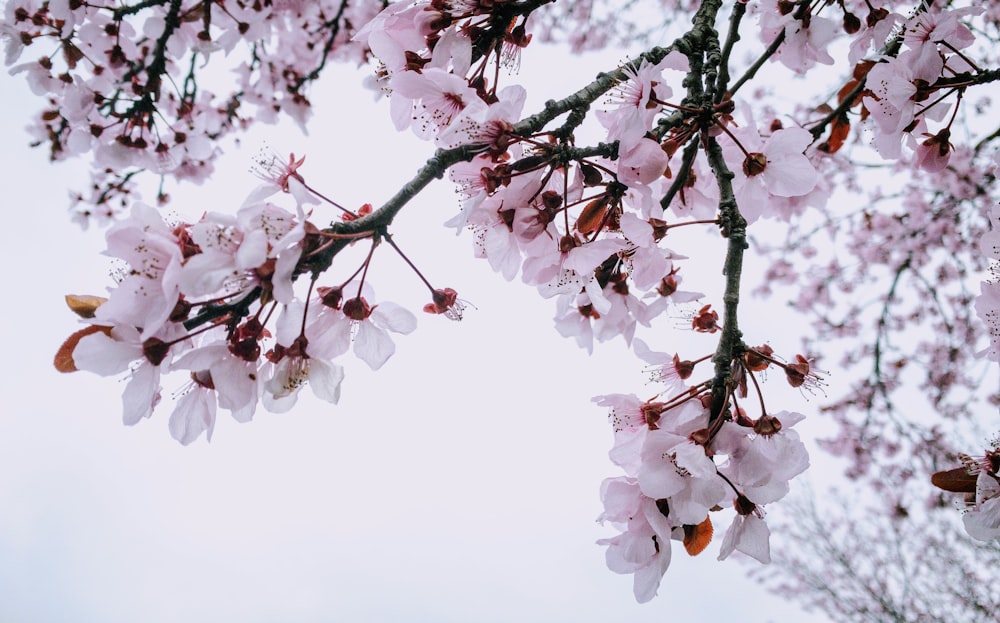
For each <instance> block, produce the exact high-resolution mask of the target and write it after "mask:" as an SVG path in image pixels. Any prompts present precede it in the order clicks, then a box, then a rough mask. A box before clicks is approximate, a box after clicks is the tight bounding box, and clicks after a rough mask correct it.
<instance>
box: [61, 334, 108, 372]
mask: <svg viewBox="0 0 1000 623" xmlns="http://www.w3.org/2000/svg"><path fill="white" fill-rule="evenodd" d="M94 333H104V334H105V335H111V327H102V326H100V325H96V324H92V325H90V326H88V327H84V328H82V329H80V330H79V331H77V332H75V333H73V335H71V336H69V337H68V338H66V341H65V342H63V343H62V346H60V347H59V350H58V351H56V356H55V359H54V360H53V361H52V365H54V366H55V367H56V370H59V371H60V372H76V371H77V367H76V362H75V361H73V351H74V350H75V349H76V345H77V344H79V343H80V340H81V339H83V338H84V337H86V336H88V335H93V334H94Z"/></svg>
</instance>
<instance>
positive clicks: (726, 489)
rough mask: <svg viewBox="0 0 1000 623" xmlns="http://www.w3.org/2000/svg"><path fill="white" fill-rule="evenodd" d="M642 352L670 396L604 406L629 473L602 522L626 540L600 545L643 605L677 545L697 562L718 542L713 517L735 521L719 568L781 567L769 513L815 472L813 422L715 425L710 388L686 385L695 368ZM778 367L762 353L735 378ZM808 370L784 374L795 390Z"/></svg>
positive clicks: (788, 419)
mask: <svg viewBox="0 0 1000 623" xmlns="http://www.w3.org/2000/svg"><path fill="white" fill-rule="evenodd" d="M637 342H638V341H637ZM638 346H639V347H640V348H639V349H637V350H639V351H640V352H641V353H642V357H643V358H644V359H645V360H646V361H648V362H650V363H651V364H653V368H654V370H655V372H656V374H655V375H654V376H655V377H656V378H658V379H659V380H660V381H661V382H662V383H663V384H664V388H663V390H662V391H661V392H660V394H658V396H657V397H656V398H653V399H649V400H645V401H643V400H641V399H639V398H638V397H636V396H634V395H627V394H612V395H606V396H599V397H597V398H595V399H594V401H595V402H596V403H598V404H599V405H602V406H605V407H608V408H609V409H610V415H609V420H610V422H611V424H612V428H613V429H614V434H615V441H614V446H613V448H612V449H611V452H610V457H611V460H612V461H613V462H614V463H615V464H616V465H618V466H619V467H621V468H622V469H623V470H624V472H625V475H624V476H618V477H614V478H609V479H607V480H605V481H604V483H603V485H602V487H601V497H602V500H603V502H604V507H605V510H604V513H603V514H602V515H601V516H600V517H599V520H600V521H602V522H610V523H611V524H612V525H613V526H614V527H615V528H617V529H618V530H619V531H620V534H618V535H617V536H614V537H612V538H609V539H603V540H602V541H600V543H601V544H604V545H607V546H608V549H607V554H606V555H607V562H608V567H609V568H610V569H611V570H612V571H615V572H617V573H632V574H634V592H635V597H636V599H637V600H638V601H640V602H645V601H648V600H650V599H652V598H653V596H654V595H655V594H656V590H657V587H658V586H659V584H660V579H661V577H662V576H663V574H664V572H665V571H666V569H667V567H668V565H669V564H670V557H671V540H678V541H681V542H682V543H683V545H684V549H685V550H686V551H687V552H688V554H690V555H697V554H699V553H701V551H703V550H704V549H705V547H706V545H707V544H708V542H709V540H711V538H712V535H713V532H714V528H713V521H712V519H711V518H712V517H713V516H714V515H713V513H715V512H718V511H720V510H722V509H723V508H732V510H733V511H734V515H733V519H732V523H731V524H730V525H729V528H728V529H727V530H726V533H725V535H724V536H723V538H722V544H721V546H720V551H719V560H724V559H726V558H728V557H729V556H730V555H731V554H732V553H733V552H734V551H739V552H742V553H744V554H746V555H748V556H750V557H752V558H754V559H756V560H758V561H760V562H762V563H769V562H771V555H770V544H769V536H770V530H769V529H768V527H767V524H766V522H765V521H764V511H763V506H764V505H765V504H770V503H772V502H776V501H778V500H779V499H781V498H782V497H784V496H785V494H786V493H788V491H789V484H788V483H789V481H790V480H791V479H792V478H794V477H795V476H797V475H799V474H800V473H802V472H803V471H805V469H806V468H807V467H808V466H809V456H808V453H807V452H806V449H805V446H804V445H803V444H802V442H801V441H800V440H799V437H798V434H797V433H796V432H795V431H794V430H792V428H791V427H792V426H794V425H795V424H796V423H798V422H799V421H801V420H802V419H803V418H804V416H803V415H801V414H799V413H792V412H787V411H782V412H776V413H773V414H768V413H766V412H765V413H761V414H760V416H759V417H758V418H756V419H754V418H751V417H748V416H747V414H746V412H745V411H744V410H743V409H742V408H738V409H737V411H736V413H734V414H727V413H721V414H718V415H716V416H714V417H713V415H712V397H711V393H710V392H709V391H708V383H707V382H703V383H695V384H691V385H687V384H686V383H685V382H684V380H683V379H685V378H690V376H691V374H692V373H693V371H694V367H695V365H696V364H695V363H694V362H691V361H685V362H681V361H680V360H679V358H678V357H677V356H676V355H674V357H673V359H670V358H668V357H666V356H665V355H664V354H663V353H656V352H653V351H650V350H648V349H647V348H646V347H645V344H644V343H641V342H638ZM800 359H801V358H800ZM804 361H805V360H804V359H801V362H804ZM771 362H772V359H771V354H770V350H769V349H768V348H767V347H760V348H759V349H756V350H750V351H748V353H747V354H746V355H745V357H742V358H740V359H738V360H736V361H734V369H735V370H737V371H738V372H739V374H740V375H741V376H742V377H743V378H744V379H745V378H746V375H752V374H754V373H755V372H761V371H763V370H764V369H766V368H767V367H769V366H770V365H771ZM801 362H800V363H799V364H790V365H789V364H782V363H780V362H777V361H774V364H776V365H779V366H781V367H783V368H784V369H785V371H786V374H787V375H788V380H789V382H790V383H795V382H797V381H798V380H799V379H801V380H804V379H805V377H806V376H807V375H810V378H811V379H813V380H815V379H816V377H815V375H814V374H811V373H810V372H809V369H808V367H806V368H804V369H803V368H802V367H801V365H802V364H801ZM758 391H759V389H758ZM660 396H664V397H666V399H664V400H661V399H659V397H660ZM762 404H763V403H762Z"/></svg>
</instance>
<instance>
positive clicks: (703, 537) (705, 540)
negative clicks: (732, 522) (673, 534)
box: [684, 517, 713, 556]
mask: <svg viewBox="0 0 1000 623" xmlns="http://www.w3.org/2000/svg"><path fill="white" fill-rule="evenodd" d="M712 532H713V529H712V520H711V519H710V518H708V517H705V521H703V522H701V523H700V524H698V525H697V526H695V525H692V524H684V549H685V550H687V553H688V555H690V556H697V555H698V554H700V553H702V552H703V551H705V548H706V547H708V544H709V543H710V542H711V541H712Z"/></svg>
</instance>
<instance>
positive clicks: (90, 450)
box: [0, 57, 823, 623]
mask: <svg viewBox="0 0 1000 623" xmlns="http://www.w3.org/2000/svg"><path fill="white" fill-rule="evenodd" d="M529 60H530V59H528V58H526V59H525V61H524V65H523V66H524V68H525V69H524V72H523V74H524V75H523V77H524V79H525V81H526V82H527V81H529V80H530V79H532V78H531V75H530V74H529V73H528V71H529V66H530V63H529ZM618 60H620V59H616V58H611V59H610V60H608V61H606V63H612V64H613V63H615V62H617V61H618ZM602 62H603V61H602ZM565 63H566V64H565V66H563V67H562V71H560V72H559V74H558V76H554V77H553V76H548V77H546V78H545V79H544V80H543V81H542V82H540V83H539V84H542V85H544V87H539V91H538V92H537V93H535V92H533V96H532V97H531V99H530V100H529V103H528V106H527V108H526V112H527V113H530V112H534V111H535V110H537V109H538V107H539V106H540V105H541V102H543V101H544V100H545V99H547V98H549V97H554V96H559V95H564V94H565V93H566V92H568V91H569V90H570V87H572V88H576V87H579V86H581V85H582V84H583V83H584V82H585V81H586V80H588V79H590V78H592V77H593V74H594V73H595V71H597V69H598V67H597V66H595V65H594V64H593V63H592V61H590V60H588V59H587V58H585V57H575V58H573V59H570V60H566V61H565ZM606 68H607V67H606V66H604V65H601V66H600V67H599V69H606ZM331 74H333V72H331ZM361 75H362V74H353V73H351V72H349V71H341V70H338V73H337V74H335V75H331V76H328V81H327V82H325V83H324V84H325V86H324V88H323V90H322V92H320V93H317V95H316V97H315V103H316V106H317V111H318V115H317V119H316V122H317V123H316V125H314V126H313V128H312V130H311V133H310V135H309V136H308V137H303V136H302V135H301V134H300V133H299V132H298V131H297V130H295V129H294V127H292V126H287V125H286V126H283V127H282V128H263V129H261V131H257V132H254V133H252V134H250V135H248V136H246V137H245V138H244V144H245V146H246V147H245V148H244V149H243V150H242V151H238V150H233V149H231V148H227V153H226V154H225V155H224V156H223V158H222V160H221V161H220V164H219V166H220V169H221V170H222V172H221V174H220V175H219V176H218V178H217V179H213V180H211V181H209V182H208V183H206V184H205V185H204V186H202V187H194V186H190V185H188V186H183V187H180V188H173V189H172V190H171V194H172V195H173V196H174V197H175V202H174V203H173V204H172V205H171V207H170V209H171V210H176V211H178V212H180V213H182V214H186V215H188V216H196V215H197V214H199V213H201V212H203V211H205V210H216V211H235V210H236V209H237V208H238V207H239V205H240V203H241V202H242V200H243V197H244V196H245V195H246V194H247V193H248V192H249V190H250V189H252V188H253V187H254V186H255V185H256V183H257V181H256V180H255V179H254V178H253V177H252V176H251V175H249V174H248V173H247V169H248V168H249V166H250V157H251V156H252V155H253V153H254V152H255V151H256V149H257V148H258V147H259V146H260V145H261V143H262V142H263V141H265V140H266V141H267V142H268V144H270V145H271V146H272V147H274V148H275V149H276V150H277V151H279V152H280V153H284V152H288V151H294V152H296V154H301V153H305V154H307V156H308V159H307V162H306V165H305V167H304V168H303V170H302V171H303V173H304V174H305V175H306V178H307V180H308V181H310V182H312V183H314V184H315V185H316V186H317V187H318V188H320V189H321V190H323V191H324V192H326V193H328V194H329V195H331V196H333V197H334V198H336V199H337V200H338V201H340V202H341V203H343V204H344V205H347V206H357V205H360V203H363V202H365V201H370V202H372V203H374V204H375V205H378V204H379V203H381V202H382V201H383V200H385V199H386V198H387V197H389V196H390V195H391V193H392V191H393V190H395V189H396V188H397V187H398V186H399V185H400V184H401V183H402V182H403V181H405V180H406V179H407V178H408V177H409V176H410V175H412V173H413V172H415V171H416V169H417V168H418V166H419V165H420V164H421V163H422V162H423V161H424V159H425V158H426V157H427V156H428V155H430V153H431V151H432V149H431V146H430V145H428V144H424V143H419V142H417V141H416V140H415V139H412V137H410V136H408V135H400V134H397V133H396V132H395V131H394V130H393V129H392V128H391V123H390V121H389V118H388V108H387V107H386V106H385V104H384V102H383V103H382V104H381V105H379V106H374V105H373V104H372V103H371V101H372V98H371V95H370V94H369V93H367V92H362V91H361V90H360V88H359V83H360V77H361ZM0 85H2V92H3V93H4V96H5V105H4V110H5V111H6V113H7V114H5V115H4V116H3V119H2V124H3V125H2V128H3V135H4V136H5V138H6V140H5V142H4V147H3V149H2V151H0V153H2V155H3V168H2V171H3V178H2V179H3V184H4V187H5V188H6V190H7V200H6V203H5V209H4V212H5V214H6V223H5V225H4V227H3V228H2V229H0V236H2V238H0V240H2V245H3V249H4V253H5V258H6V265H7V267H8V268H7V271H6V274H7V279H8V282H7V285H6V288H5V293H6V299H7V301H8V303H7V305H6V307H5V312H4V322H3V323H2V329H0V331H2V332H3V342H2V343H3V344H4V346H5V363H4V365H3V371H4V374H2V375H0V384H2V395H4V396H5V397H6V398H7V406H6V407H5V408H4V409H3V410H2V414H3V415H2V416H0V621H4V622H7V621H10V622H17V623H19V622H48V621H73V622H78V623H85V622H91V621H92V622H101V623H114V622H123V623H124V622H135V621H144V622H150V623H160V622H163V623H167V622H174V621H178V622H179V621H184V622H191V621H223V620H238V621H244V622H253V621H275V620H288V621H303V622H307V621H352V622H354V621H359V622H360V621H428V622H450V621H454V622H466V621H476V622H489V621H497V622H501V621H502V622H507V621H574V622H577V623H585V622H591V621H593V622H599V621H600V622H603V621H664V620H668V619H669V620H675V621H696V620H739V621H741V622H743V623H764V622H766V621H786V620H793V619H794V620H796V621H821V620H823V619H822V618H819V617H817V618H808V617H803V615H801V613H799V612H798V610H796V609H795V608H794V607H791V606H788V605H787V604H785V603H784V600H783V599H781V598H779V597H773V596H770V595H769V594H768V593H767V592H766V591H765V590H764V589H763V588H762V587H761V586H759V585H758V584H756V583H754V582H752V581H750V580H748V579H745V578H744V576H745V575H746V573H747V572H748V571H749V570H750V569H751V568H752V566H756V563H753V562H751V563H749V564H741V563H739V562H736V561H734V560H730V561H728V562H724V563H719V562H717V561H716V560H715V557H716V555H717V553H718V542H719V540H721V533H722V531H724V529H725V527H726V526H727V525H728V521H729V519H730V515H729V514H728V513H727V514H725V516H724V517H723V518H722V519H720V520H719V525H717V527H716V530H717V535H718V537H717V538H716V541H715V543H714V544H713V545H712V546H711V547H710V548H709V550H708V551H706V552H705V553H704V554H702V555H701V556H699V557H696V558H690V557H688V556H687V555H686V554H685V553H684V552H683V549H682V548H680V547H677V546H675V547H674V558H673V563H672V565H671V568H670V569H669V571H668V572H667V575H666V577H665V578H664V581H663V584H662V586H661V588H660V595H659V597H658V598H656V599H655V600H654V601H653V602H651V603H649V604H646V605H643V606H639V605H637V604H636V603H635V601H634V599H633V596H632V587H631V584H632V578H631V576H618V575H615V574H613V573H611V572H610V571H608V570H607V568H606V567H605V564H604V550H603V548H601V547H598V546H597V545H595V544H594V542H595V540H597V539H599V538H602V537H607V536H610V535H611V534H613V531H612V529H611V528H610V527H603V528H602V527H601V526H599V525H598V524H597V523H596V522H595V518H596V517H597V515H598V514H599V513H600V512H601V505H600V500H599V486H600V482H601V480H602V479H604V478H606V477H609V476H616V475H619V472H618V471H617V469H616V468H615V467H614V466H613V465H612V464H611V463H610V462H609V461H608V460H607V451H608V449H609V448H610V445H611V441H612V435H611V431H610V428H609V426H608V424H607V421H606V413H605V411H604V410H603V409H601V408H599V407H596V406H594V405H593V404H591V402H590V398H591V396H593V395H595V394H603V393H612V392H635V393H638V394H640V395H646V394H651V393H653V392H652V390H651V389H650V388H649V387H646V386H645V385H644V383H645V378H644V376H643V375H642V371H641V368H642V363H641V362H640V361H639V360H637V359H635V358H634V357H631V356H628V355H627V354H626V350H625V348H624V346H623V344H621V343H617V342H616V343H610V344H604V345H599V346H598V348H597V349H596V353H595V355H594V356H592V357H588V356H587V355H586V353H585V352H584V351H582V350H580V349H578V348H577V347H576V346H575V344H574V343H573V342H572V341H571V340H567V339H564V338H562V337H560V336H559V335H558V334H557V333H556V332H555V330H554V329H553V328H552V320H551V319H552V316H553V313H554V304H553V301H546V300H542V299H541V298H540V297H539V296H537V294H536V293H535V291H534V290H533V289H530V288H527V287H525V286H522V285H520V284H519V283H512V284H508V283H507V282H505V281H503V279H502V278H500V277H499V276H497V275H494V274H493V273H492V272H491V271H489V269H488V266H487V265H486V264H485V263H482V262H477V261H475V260H474V259H473V258H472V257H471V242H470V239H469V237H468V236H466V235H463V236H461V237H455V236H454V234H453V233H452V232H451V231H450V230H445V229H444V228H442V227H441V226H440V224H441V223H442V222H443V221H445V220H446V219H447V218H449V217H450V216H452V215H453V214H454V213H455V211H456V209H457V200H456V198H455V196H454V193H453V191H452V189H451V187H450V185H449V184H448V183H447V182H439V183H438V184H437V185H436V186H435V187H434V188H433V189H432V192H429V193H427V194H426V195H425V196H423V197H421V198H418V199H417V201H416V202H414V204H413V205H411V206H409V207H408V208H407V209H406V210H405V211H404V213H403V215H402V216H401V218H400V219H399V222H398V228H397V229H396V230H395V231H396V232H397V233H396V240H397V242H399V243H400V244H401V245H402V246H403V247H404V249H405V250H406V251H407V252H408V253H409V254H410V256H411V257H412V258H413V259H414V260H415V261H416V262H417V264H418V265H419V266H420V268H421V269H422V270H424V271H425V274H427V275H428V276H430V277H432V279H434V280H435V281H437V282H439V283H440V284H441V285H443V286H450V287H453V288H455V289H456V290H458V291H459V293H460V295H461V296H462V298H464V299H467V300H469V301H471V302H472V303H474V304H475V306H476V308H477V309H474V310H469V311H468V312H467V314H466V318H465V320H464V321H463V322H461V323H451V322H449V321H447V320H445V319H443V318H439V317H431V316H427V315H425V314H423V313H421V312H420V311H419V310H420V307H422V305H423V304H424V303H425V302H426V301H425V298H426V296H425V293H426V291H423V290H421V289H420V285H419V284H418V283H417V282H416V280H415V279H414V278H413V277H411V276H410V275H409V274H407V273H406V272H405V268H404V267H403V265H402V263H401V262H399V261H397V260H396V259H395V258H394V257H392V256H391V255H390V254H388V253H386V254H385V255H384V257H382V258H379V259H378V260H377V261H376V268H375V269H373V270H375V271H376V272H375V273H374V275H373V279H374V281H373V283H374V285H375V288H376V290H377V291H378V293H379V295H380V296H381V297H384V298H388V299H391V300H394V301H396V302H398V303H400V304H403V305H407V306H409V307H410V308H411V309H413V310H414V312H415V313H416V314H417V315H418V317H419V321H420V327H419V329H418V330H417V331H416V332H415V333H413V334H412V335H410V336H404V337H401V338H399V339H397V353H396V355H395V357H394V358H393V359H391V360H390V361H389V363H388V364H387V365H386V366H385V367H384V368H383V369H381V370H380V371H378V372H376V373H373V372H370V371H369V370H368V369H367V367H366V366H365V365H364V364H363V363H361V362H360V361H357V360H353V359H348V360H347V361H345V362H344V365H345V367H346V368H347V379H346V381H345V383H344V386H343V396H342V400H341V402H340V404H339V405H337V406H330V405H328V404H326V403H322V402H318V401H316V400H314V399H313V398H312V396H311V395H310V394H309V392H308V390H307V391H305V392H304V395H303V397H302V398H301V399H300V402H299V405H298V406H297V407H296V408H294V409H293V410H292V411H291V412H290V413H287V414H282V415H275V414H270V413H267V412H265V411H263V410H259V411H258V414H257V415H256V417H255V419H254V421H253V422H251V423H248V424H238V423H236V422H235V421H233V420H232V419H231V418H230V417H229V416H228V414H225V413H223V412H220V414H219V419H218V423H217V425H216V429H215V435H214V437H213V440H212V442H211V443H206V442H205V440H204V438H202V439H199V440H198V441H197V442H196V443H194V444H193V445H192V446H190V447H182V446H181V445H179V444H178V443H177V442H175V441H173V440H172V439H171V438H170V435H169V433H168V431H167V417H168V415H169V404H167V405H163V407H165V408H161V409H160V410H159V412H157V413H156V414H155V415H154V416H153V418H152V419H151V420H148V421H143V422H141V423H139V424H138V425H136V426H135V427H131V428H126V427H125V426H123V425H122V423H121V409H120V391H121V388H122V385H123V384H122V381H121V380H120V379H115V378H100V377H97V376H94V375H91V374H88V373H84V372H80V373H76V374H72V375H62V374H59V373H57V372H56V371H55V370H54V369H53V367H52V364H51V361H52V356H53V354H54V353H55V351H56V349H57V348H58V345H59V344H60V343H61V342H62V340H63V339H65V337H67V336H68V335H69V334H70V333H72V332H73V331H75V330H76V329H77V328H79V327H78V325H77V322H76V320H75V317H74V316H73V315H72V314H71V313H70V312H69V311H68V310H67V309H66V308H65V305H64V304H63V302H62V297H63V295H64V294H67V293H77V294H84V293H92V294H102V293H103V290H104V288H105V287H107V286H108V285H110V283H111V279H110V277H109V276H108V268H109V264H108V259H107V258H106V257H102V256H100V255H99V252H100V251H101V249H103V238H102V232H100V231H89V232H81V231H80V230H79V228H77V227H76V226H75V225H73V224H71V223H70V222H69V218H68V214H67V212H66V208H67V206H68V199H67V190H68V188H70V187H74V188H78V187H80V186H81V185H82V184H83V181H84V176H83V174H82V171H83V168H82V166H81V163H76V164H73V165H60V166H51V165H49V164H48V163H47V162H46V159H45V154H44V153H43V152H42V151H40V150H29V149H28V148H27V147H26V143H27V136H26V134H25V133H24V132H23V131H22V129H21V128H22V127H23V126H24V125H25V123H26V121H27V119H28V116H29V115H30V114H32V113H33V112H34V111H35V110H36V103H35V98H33V97H32V96H31V95H30V93H29V91H28V89H27V87H26V85H25V84H24V83H23V80H21V79H20V78H10V77H8V76H6V75H3V76H2V77H0ZM567 85H568V86H567ZM147 196H148V197H149V198H152V194H151V193H149V194H147ZM290 205H291V204H288V206H290ZM323 209H324V208H319V209H318V210H317V213H316V215H314V218H313V220H314V221H315V222H317V223H319V224H322V223H324V222H325V221H328V220H330V219H332V218H334V217H335V215H334V213H333V211H332V210H331V211H330V212H329V214H327V215H320V214H321V213H320V212H319V210H323ZM671 246H672V247H673V246H674V245H671ZM678 250H679V251H681V252H684V249H683V248H678ZM719 257H721V252H720V255H719ZM691 274H694V273H691ZM706 275H708V277H706V281H710V280H711V281H712V283H716V282H717V281H718V277H717V271H716V269H713V270H709V271H708V272H707V273H706ZM689 278H691V277H689ZM692 280H693V279H692ZM688 285H691V286H692V289H696V288H695V286H694V284H688ZM697 289H702V290H707V289H708V288H704V287H703V288H697ZM682 315H683V314H682V312H681V311H678V312H676V313H675V314H671V316H670V317H665V318H663V319H662V320H661V321H660V323H659V324H658V325H657V333H656V334H655V335H656V336H658V338H659V343H653V344H652V346H653V347H654V348H656V349H658V350H670V351H672V350H673V349H674V346H672V344H673V343H674V342H672V340H674V339H675V337H674V336H675V334H676V333H677V332H676V330H675V327H679V326H682V325H683V324H685V322H686V321H685V320H684V319H683V318H682ZM748 326H750V327H751V328H752V327H753V324H752V323H748ZM766 337H767V338H768V339H771V341H772V345H775V346H776V349H777V347H778V346H782V344H780V342H781V341H782V340H787V342H785V343H784V344H785V345H787V348H786V350H788V349H790V350H791V351H792V352H794V348H795V346H796V345H797V343H798V342H797V338H795V337H794V336H793V335H790V334H789V335H788V336H766ZM677 339H680V338H677ZM684 339H689V338H688V337H685V338H684ZM776 340H777V342H779V344H775V341H776ZM761 341H763V339H762V340H761ZM701 344H702V345H703V347H704V348H705V349H707V350H710V349H711V347H712V346H711V343H710V342H709V341H703V342H701ZM181 383H182V379H180V378H174V377H168V379H167V380H166V383H165V388H164V395H165V399H169V396H170V393H171V392H174V391H176V390H177V389H178V388H179V386H180V384H181ZM815 406H816V404H815V403H813V404H809V403H806V402H804V401H803V402H802V403H801V404H799V405H788V406H787V408H789V409H798V410H802V411H804V412H807V413H809V411H807V410H808V409H814V408H815ZM800 428H803V429H804V434H806V431H807V430H808V425H807V424H806V423H803V425H800ZM816 458H817V457H815V454H814V463H815V462H816ZM779 506H780V504H779V505H775V509H774V510H773V512H774V513H778V512H780V509H779V508H778V507H779ZM770 510H771V509H769V511H770Z"/></svg>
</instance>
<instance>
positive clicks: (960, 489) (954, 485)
mask: <svg viewBox="0 0 1000 623" xmlns="http://www.w3.org/2000/svg"><path fill="white" fill-rule="evenodd" d="M976 479H977V476H976V475H975V474H970V473H969V470H967V469H966V468H964V467H956V468H955V469H949V470H948V471H944V472H937V473H936V474H934V475H932V476H931V484H932V485H934V486H935V487H937V488H938V489H944V490H945V491H951V492H952V493H975V492H976Z"/></svg>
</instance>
